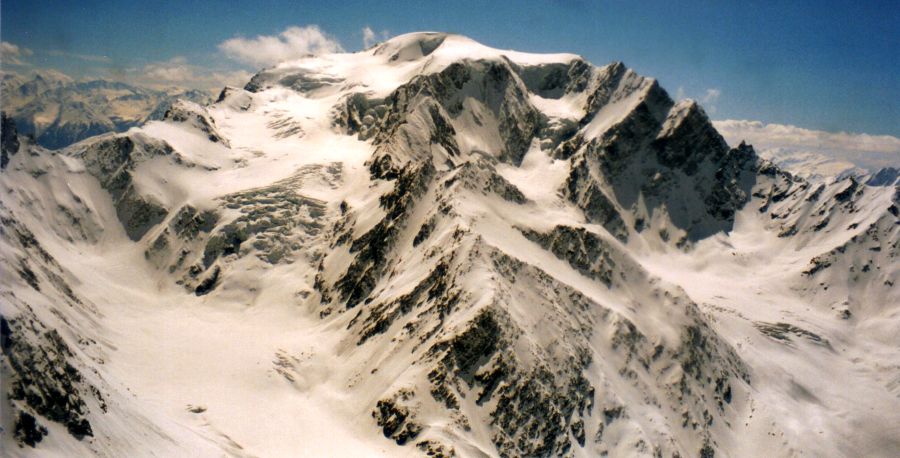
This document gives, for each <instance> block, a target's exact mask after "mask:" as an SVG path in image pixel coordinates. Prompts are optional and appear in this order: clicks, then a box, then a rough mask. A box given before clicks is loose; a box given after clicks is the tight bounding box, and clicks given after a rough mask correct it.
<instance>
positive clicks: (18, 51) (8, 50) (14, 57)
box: [0, 41, 32, 65]
mask: <svg viewBox="0 0 900 458" xmlns="http://www.w3.org/2000/svg"><path fill="white" fill-rule="evenodd" d="M31 54H32V52H31V50H30V49H28V48H21V47H19V46H17V45H14V44H12V43H10V42H8V41H2V42H0V63H3V64H11V65H29V64H28V63H27V62H25V61H23V60H22V58H24V57H28V56H30V55H31Z"/></svg>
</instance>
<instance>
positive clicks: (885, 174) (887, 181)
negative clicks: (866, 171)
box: [866, 167, 900, 186]
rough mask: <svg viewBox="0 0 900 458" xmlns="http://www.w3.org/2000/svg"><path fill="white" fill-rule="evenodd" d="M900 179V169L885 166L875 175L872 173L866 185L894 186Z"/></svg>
mask: <svg viewBox="0 0 900 458" xmlns="http://www.w3.org/2000/svg"><path fill="white" fill-rule="evenodd" d="M898 180H900V170H898V169H896V168H894V167H885V168H883V169H881V170H879V171H878V172H876V173H875V174H874V175H872V176H871V177H870V178H869V179H868V180H867V181H866V185H868V186H893V185H895V184H898V183H900V182H898Z"/></svg>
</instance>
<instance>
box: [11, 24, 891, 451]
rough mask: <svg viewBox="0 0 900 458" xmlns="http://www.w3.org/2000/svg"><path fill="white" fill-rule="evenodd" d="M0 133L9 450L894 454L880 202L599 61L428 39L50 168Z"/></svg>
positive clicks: (883, 189) (73, 152)
mask: <svg viewBox="0 0 900 458" xmlns="http://www.w3.org/2000/svg"><path fill="white" fill-rule="evenodd" d="M3 130H4V134H3V135H4V136H3V152H4V158H5V159H4V163H6V160H7V159H8V164H6V165H5V168H4V169H3V172H2V175H0V176H2V180H0V185H2V190H0V191H2V194H0V195H2V201H0V203H2V206H0V217H2V237H0V250H2V253H3V256H2V260H0V261H2V263H3V271H4V272H8V273H9V274H8V275H4V276H2V278H0V295H2V298H3V299H2V301H0V307H2V309H0V311H2V323H0V326H2V327H0V330H2V350H3V359H2V369H3V393H4V399H3V401H2V402H3V403H4V405H3V409H2V412H3V418H2V421H3V430H2V433H0V435H2V446H3V447H4V449H5V453H6V454H9V455H14V456H18V455H22V456H24V455H33V454H36V455H42V454H47V455H51V454H63V455H90V454H97V455H104V456H105V455H116V456H118V455H134V454H138V455H141V454H147V453H148V451H150V450H152V453H155V454H160V455H163V456H170V455H199V456H212V455H216V456H218V455H233V456H295V455H297V454H309V455H313V456H360V455H363V456H373V455H378V456H381V455H385V456H423V455H424V456H504V457H505V456H509V457H513V456H573V457H581V456H607V455H608V456H654V457H658V456H666V457H676V456H682V457H686V456H701V457H713V456H735V457H738V456H801V455H809V456H890V455H892V454H893V451H895V450H897V449H898V447H900V439H898V438H900V434H898V430H897V428H896V425H897V424H900V414H898V412H900V384H898V380H900V366H898V365H897V361H896V346H897V337H896V336H897V335H898V332H900V320H898V310H897V304H900V293H898V289H897V288H896V287H895V284H896V283H897V282H898V281H900V278H898V277H900V269H898V262H897V257H898V255H900V188H897V187H894V186H891V185H879V186H875V185H874V184H877V183H869V184H866V183H864V182H862V181H860V180H859V179H857V178H856V177H847V178H832V179H823V180H818V181H813V182H811V181H807V180H806V179H804V178H802V177H798V176H794V175H792V174H790V173H788V172H786V171H784V170H782V169H780V168H779V167H777V166H775V165H774V164H772V163H771V162H769V161H766V160H763V159H760V158H759V157H758V156H757V155H756V153H755V152H754V150H753V148H752V147H751V146H749V145H746V144H743V143H742V144H740V145H737V146H730V145H728V144H727V143H726V142H725V141H724V140H723V138H722V137H721V136H720V135H719V134H718V133H717V131H716V130H715V128H714V127H713V126H712V125H711V123H710V121H709V119H708V118H707V116H706V114H705V113H704V111H703V109H702V108H701V107H700V106H699V105H697V104H696V103H694V102H692V101H683V102H677V103H676V102H675V101H673V100H672V99H671V98H670V97H669V95H668V94H667V93H666V91H665V90H664V89H663V88H661V87H660V86H659V84H658V83H657V82H656V81H655V80H653V79H651V78H646V77H643V76H640V75H638V74H637V73H635V72H634V71H632V70H630V69H628V68H627V67H625V66H624V65H623V64H621V63H613V64H610V65H607V66H604V67H595V66H593V65H592V64H590V63H588V62H586V61H585V60H583V59H582V58H580V57H578V56H575V55H569V54H554V55H536V54H526V53H519V52H513V51H501V50H496V49H491V48H488V47H485V46H483V45H481V44H478V43H476V42H473V41H471V40H469V39H467V38H464V37H460V36H455V35H447V34H438V33H419V34H410V35H403V36H400V37H397V38H394V39H392V40H390V41H387V42H385V43H383V44H381V45H378V46H375V47H373V48H371V49H369V50H366V51H362V52H359V53H355V54H333V55H325V56H320V57H310V58H306V59H302V60H299V61H293V62H285V63H283V64H280V65H278V66H276V67H274V68H271V69H267V70H263V71H261V72H260V73H258V74H257V75H255V76H254V77H253V78H252V79H251V80H250V82H249V83H248V84H247V85H246V87H245V88H243V89H240V88H231V87H229V88H225V89H224V90H223V91H222V92H221V94H220V96H219V97H218V99H217V100H216V101H215V102H214V103H212V104H210V105H207V106H203V105H200V104H197V103H192V102H189V101H179V102H176V103H173V104H171V105H170V106H169V107H168V108H167V109H166V110H165V112H164V114H163V116H162V119H161V120H157V121H152V122H149V123H147V124H145V125H144V126H142V127H140V128H138V129H132V130H130V131H128V132H127V133H120V134H115V135H105V136H101V137H96V138H91V139H89V140H86V141H82V142H80V143H77V144H75V145H72V146H71V147H69V148H66V149H63V150H60V151H47V150H46V149H44V148H42V147H41V146H39V145H37V144H35V143H34V141H32V140H30V139H28V138H25V137H16V136H15V135H12V134H7V131H8V127H7V120H6V118H4V122H3ZM10 135H11V136H10ZM881 181H884V180H879V183H880V182H881ZM836 381H837V382H838V383H835V382H836Z"/></svg>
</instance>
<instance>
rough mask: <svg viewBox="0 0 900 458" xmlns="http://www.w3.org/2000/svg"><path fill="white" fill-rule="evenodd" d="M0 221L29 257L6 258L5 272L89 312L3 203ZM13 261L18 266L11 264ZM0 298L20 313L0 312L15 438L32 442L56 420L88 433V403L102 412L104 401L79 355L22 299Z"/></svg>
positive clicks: (77, 433) (0, 346) (75, 432)
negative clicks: (48, 424) (0, 314)
mask: <svg viewBox="0 0 900 458" xmlns="http://www.w3.org/2000/svg"><path fill="white" fill-rule="evenodd" d="M0 223H2V229H0V230H2V235H3V236H4V238H5V239H6V240H7V241H8V242H7V243H11V244H15V245H16V246H18V247H19V248H20V249H21V250H22V252H23V253H26V254H28V255H29V256H28V257H27V258H21V259H18V260H14V259H5V260H4V263H3V264H4V266H3V267H4V271H7V272H10V274H17V276H18V277H19V279H20V280H21V282H22V284H24V285H27V287H28V288H31V289H32V290H34V291H35V292H39V293H42V294H43V295H45V296H47V297H52V298H54V299H55V300H56V301H58V302H59V303H61V304H63V305H64V306H65V307H76V308H79V309H83V310H85V311H87V312H88V313H90V305H89V304H85V302H84V301H83V300H82V299H81V298H80V297H79V296H78V295H77V293H75V291H74V290H73V289H72V287H71V286H70V285H69V281H68V279H69V278H70V274H68V273H67V272H65V270H64V269H63V268H62V267H61V266H60V265H59V263H58V262H57V261H56V260H55V259H54V258H53V257H52V256H51V255H50V254H49V253H48V252H47V251H46V250H45V249H44V248H43V247H42V246H41V244H40V242H38V241H37V239H36V238H35V236H34V234H33V233H32V232H31V231H29V230H28V229H27V228H26V227H24V226H23V225H22V224H20V223H19V222H18V221H17V220H16V219H15V218H14V217H13V216H12V215H11V214H10V213H9V212H8V210H7V209H6V208H4V207H0ZM14 264H18V265H17V266H15V267H13V265H14ZM26 297H28V296H26ZM3 300H4V301H6V302H7V303H8V305H13V306H17V309H18V311H19V313H17V314H9V312H10V311H11V310H10V309H5V311H4V315H3V316H0V350H2V355H3V358H2V363H0V372H2V379H3V386H4V400H3V402H4V409H7V405H8V406H9V408H10V409H11V410H10V411H9V412H7V414H6V418H15V431H14V435H15V438H16V440H17V441H18V442H19V444H23V445H28V446H30V447H35V446H37V444H38V443H39V442H41V440H43V438H44V437H45V436H46V435H47V434H49V432H48V429H47V427H46V422H48V421H49V422H55V423H59V424H61V425H62V426H64V427H65V428H66V430H67V431H68V432H69V434H71V435H72V436H73V437H75V438H76V439H78V440H82V439H84V438H85V437H88V436H93V430H92V428H91V423H90V421H89V420H88V419H87V416H88V414H89V412H90V410H91V408H90V407H89V405H91V406H97V407H99V408H100V409H102V410H105V409H106V405H105V401H104V398H103V395H102V394H101V392H100V390H99V389H98V388H97V387H96V386H95V385H93V384H92V383H91V382H90V381H88V379H87V378H86V377H85V375H84V373H83V370H84V369H83V368H84V365H83V364H84V363H83V362H81V361H80V360H81V357H79V356H77V355H76V353H75V352H76V350H73V347H72V346H71V343H70V342H67V339H66V338H64V337H63V335H62V334H60V331H59V330H57V329H54V328H53V327H50V326H48V324H47V323H45V322H44V321H43V320H42V319H41V318H39V317H38V316H37V315H36V314H35V312H34V311H33V309H32V307H31V306H29V305H28V304H27V303H25V302H24V301H23V299H21V298H18V297H16V296H15V295H8V294H6V293H5V294H4V299H3ZM13 310H15V309H13ZM83 344H84V345H88V342H83ZM7 401H8V402H9V404H6V402H7Z"/></svg>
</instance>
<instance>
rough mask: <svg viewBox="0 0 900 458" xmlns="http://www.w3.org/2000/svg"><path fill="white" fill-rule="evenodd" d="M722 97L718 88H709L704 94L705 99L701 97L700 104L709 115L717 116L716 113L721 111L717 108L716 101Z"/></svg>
mask: <svg viewBox="0 0 900 458" xmlns="http://www.w3.org/2000/svg"><path fill="white" fill-rule="evenodd" d="M721 95H722V91H721V90H719V89H716V88H709V89H707V90H706V93H705V94H703V97H700V103H701V104H702V105H703V107H704V108H705V109H706V112H707V113H709V114H715V113H716V111H719V109H718V107H717V106H716V101H718V100H719V97H720V96H721Z"/></svg>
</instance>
